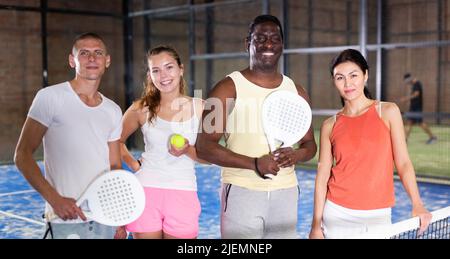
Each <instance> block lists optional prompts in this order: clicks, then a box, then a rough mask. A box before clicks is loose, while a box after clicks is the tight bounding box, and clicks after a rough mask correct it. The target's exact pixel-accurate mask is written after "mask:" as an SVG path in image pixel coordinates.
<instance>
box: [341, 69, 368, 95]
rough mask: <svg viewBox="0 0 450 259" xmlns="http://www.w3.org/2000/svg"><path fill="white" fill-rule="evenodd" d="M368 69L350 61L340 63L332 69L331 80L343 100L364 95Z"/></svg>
mask: <svg viewBox="0 0 450 259" xmlns="http://www.w3.org/2000/svg"><path fill="white" fill-rule="evenodd" d="M368 76H369V75H368V71H364V72H363V71H362V70H361V68H360V67H359V66H358V65H357V64H355V63H353V62H350V61H347V62H343V63H340V64H339V65H337V66H336V67H335V68H334V70H333V82H334V85H335V86H336V88H337V89H338V91H339V94H340V95H341V97H342V98H344V100H354V99H357V98H359V97H361V96H364V86H365V84H366V82H367V79H368Z"/></svg>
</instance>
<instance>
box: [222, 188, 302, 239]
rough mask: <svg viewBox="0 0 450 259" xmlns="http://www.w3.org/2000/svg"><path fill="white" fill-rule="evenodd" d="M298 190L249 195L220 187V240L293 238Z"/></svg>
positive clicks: (251, 193) (245, 191)
mask: <svg viewBox="0 0 450 259" xmlns="http://www.w3.org/2000/svg"><path fill="white" fill-rule="evenodd" d="M298 196H299V189H298V187H297V186H296V187H292V188H288V189H281V190H275V191H269V192H267V191H253V190H249V189H246V188H243V187H239V186H236V185H231V184H223V185H222V194H221V226H220V227H221V228H220V229H221V236H222V238H223V239H288V238H289V239H291V238H298V236H297V231H296V227H297V213H298V212H297V203H298Z"/></svg>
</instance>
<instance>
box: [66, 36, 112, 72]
mask: <svg viewBox="0 0 450 259" xmlns="http://www.w3.org/2000/svg"><path fill="white" fill-rule="evenodd" d="M110 62H111V57H110V56H109V54H108V53H107V51H106V47H105V44H104V43H103V42H102V41H101V40H99V39H95V38H85V39H80V40H78V41H77V42H76V43H75V45H74V46H73V49H72V53H71V54H70V55H69V65H70V67H72V68H75V72H76V77H77V78H80V79H84V80H100V79H101V77H102V76H103V74H104V73H105V70H106V68H107V67H109V65H110Z"/></svg>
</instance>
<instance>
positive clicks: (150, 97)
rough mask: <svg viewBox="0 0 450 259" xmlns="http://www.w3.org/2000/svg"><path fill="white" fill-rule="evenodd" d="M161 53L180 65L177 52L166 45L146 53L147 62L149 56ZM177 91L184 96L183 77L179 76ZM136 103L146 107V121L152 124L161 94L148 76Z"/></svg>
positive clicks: (184, 84)
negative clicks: (147, 113)
mask: <svg viewBox="0 0 450 259" xmlns="http://www.w3.org/2000/svg"><path fill="white" fill-rule="evenodd" d="M162 52H167V53H168V54H169V55H171V56H172V57H173V58H174V59H175V60H176V62H177V64H178V66H181V65H182V63H181V59H180V56H179V55H178V52H177V51H176V50H175V48H173V47H171V46H168V45H160V46H157V47H155V48H153V49H151V50H149V51H148V52H147V61H148V59H149V58H151V56H154V55H158V54H160V53H162ZM149 72H150V71H149V70H148V68H147V73H149ZM179 91H180V93H181V94H185V91H186V81H185V80H184V78H183V76H181V79H180V87H179ZM138 102H139V104H140V106H141V107H142V108H143V107H148V111H149V113H150V115H149V116H148V121H149V122H150V123H152V121H153V119H154V118H155V117H156V114H157V113H158V109H159V106H160V104H161V92H160V91H159V90H158V88H156V86H155V85H154V84H153V82H152V80H151V79H150V77H149V76H148V74H147V75H146V79H145V82H144V92H143V93H142V96H141V98H140V99H139V101H138Z"/></svg>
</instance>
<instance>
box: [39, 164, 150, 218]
mask: <svg viewBox="0 0 450 259" xmlns="http://www.w3.org/2000/svg"><path fill="white" fill-rule="evenodd" d="M77 206H79V207H80V208H81V209H82V210H83V213H84V215H85V216H86V217H87V218H88V219H91V220H94V221H96V222H98V223H100V224H104V225H108V226H123V225H126V224H129V223H131V222H133V221H134V220H136V219H137V218H138V217H139V216H140V215H141V214H142V212H143V211H144V207H145V194H144V188H143V187H142V185H141V184H140V183H139V181H138V179H137V178H136V176H134V175H133V174H132V173H131V172H128V171H126V170H121V169H120V170H112V171H110V172H108V173H105V174H102V175H100V176H99V177H98V178H96V179H95V180H94V181H93V182H92V183H91V184H90V185H89V186H88V187H87V188H86V190H85V192H84V193H83V195H81V197H80V198H79V199H78V200H77ZM47 216H48V217H47V218H48V220H52V219H54V218H57V217H58V216H57V215H56V214H54V213H52V214H50V215H47Z"/></svg>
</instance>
